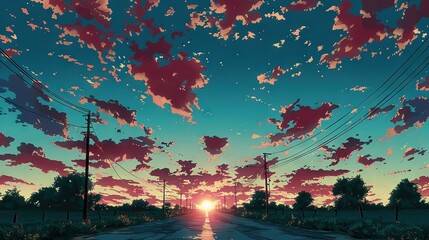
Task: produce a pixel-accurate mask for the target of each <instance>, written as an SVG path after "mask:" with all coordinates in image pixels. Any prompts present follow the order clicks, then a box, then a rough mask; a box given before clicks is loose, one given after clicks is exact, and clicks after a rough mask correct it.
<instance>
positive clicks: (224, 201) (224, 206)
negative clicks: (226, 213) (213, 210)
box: [223, 195, 226, 209]
mask: <svg viewBox="0 0 429 240" xmlns="http://www.w3.org/2000/svg"><path fill="white" fill-rule="evenodd" d="M223 208H224V209H226V196H225V195H223Z"/></svg>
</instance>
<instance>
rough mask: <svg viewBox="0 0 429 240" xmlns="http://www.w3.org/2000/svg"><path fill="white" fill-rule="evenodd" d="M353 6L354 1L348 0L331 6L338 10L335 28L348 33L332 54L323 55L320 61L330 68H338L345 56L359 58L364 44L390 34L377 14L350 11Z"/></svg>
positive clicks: (379, 39)
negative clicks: (357, 13)
mask: <svg viewBox="0 0 429 240" xmlns="http://www.w3.org/2000/svg"><path fill="white" fill-rule="evenodd" d="M368 6H369V5H368ZM351 8H352V2H350V1H347V0H343V1H342V3H341V5H340V6H339V7H336V8H335V7H334V8H331V9H334V10H335V11H337V12H338V15H337V16H336V18H335V24H334V26H333V30H343V31H345V32H346V33H347V35H346V36H345V37H343V38H342V39H341V40H340V41H339V42H337V43H335V45H334V47H335V49H334V50H333V51H332V53H331V54H324V55H322V57H321V59H320V61H321V62H322V63H325V62H326V63H328V64H329V65H330V66H329V67H330V68H336V65H337V64H338V63H341V61H342V59H343V58H349V59H354V58H358V59H359V58H360V52H361V51H362V47H363V46H365V45H366V44H367V43H369V42H372V41H374V40H375V41H379V42H380V41H382V40H383V39H384V37H386V36H387V34H388V33H387V32H386V28H385V26H384V25H383V24H382V23H380V21H379V20H378V19H376V17H375V14H369V15H368V16H366V17H362V16H359V15H354V14H352V13H350V9H351ZM369 10H371V9H369ZM377 10H381V9H378V8H377Z"/></svg>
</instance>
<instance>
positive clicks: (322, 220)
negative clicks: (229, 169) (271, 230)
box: [231, 209, 429, 240]
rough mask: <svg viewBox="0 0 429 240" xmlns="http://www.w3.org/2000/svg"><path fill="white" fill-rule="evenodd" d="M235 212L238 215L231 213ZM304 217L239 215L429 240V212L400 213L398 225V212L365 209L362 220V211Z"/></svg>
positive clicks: (372, 235) (358, 234) (349, 232)
mask: <svg viewBox="0 0 429 240" xmlns="http://www.w3.org/2000/svg"><path fill="white" fill-rule="evenodd" d="M231 213H234V212H231ZM304 213H305V218H302V216H301V214H300V213H299V212H298V211H294V210H290V209H289V210H285V211H284V213H283V212H282V211H277V213H276V212H275V211H270V215H269V217H268V218H267V217H265V215H264V211H263V210H258V211H255V210H252V211H240V212H238V213H235V214H238V215H239V216H242V217H248V218H255V219H260V220H264V221H267V222H270V223H275V224H280V225H285V226H292V227H299V228H304V229H311V230H323V231H333V232H339V233H342V234H347V235H350V236H352V237H355V238H361V239H392V240H396V239H398V240H404V239H429V220H428V219H429V209H413V210H411V209H407V210H405V209H404V210H400V211H399V221H398V222H395V210H390V209H384V210H366V211H365V210H364V211H363V216H364V218H361V216H360V213H359V211H358V210H354V211H353V210H338V212H337V215H336V214H335V211H334V210H330V211H328V210H317V211H316V213H315V212H314V211H305V212H304Z"/></svg>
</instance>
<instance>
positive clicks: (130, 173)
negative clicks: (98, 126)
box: [91, 123, 141, 181]
mask: <svg viewBox="0 0 429 240" xmlns="http://www.w3.org/2000/svg"><path fill="white" fill-rule="evenodd" d="M91 128H92V130H93V135H94V136H95V137H96V138H97V140H98V136H97V134H96V132H95V129H94V126H93V125H92V123H91ZM93 140H94V145H95V146H96V147H97V148H98V149H100V151H101V152H103V153H105V152H104V151H103V148H101V147H100V146H99V145H98V144H97V142H96V141H95V139H93ZM107 160H109V161H111V162H113V163H115V164H116V165H118V166H119V167H120V168H121V169H122V170H124V171H125V172H127V173H128V174H129V175H131V176H133V177H134V178H136V179H138V180H139V181H140V180H141V179H140V178H139V177H137V176H136V175H135V174H133V173H132V172H130V171H129V170H127V169H125V168H124V167H123V166H122V165H120V164H119V163H118V162H116V161H112V160H111V159H108V158H107ZM112 166H113V165H112Z"/></svg>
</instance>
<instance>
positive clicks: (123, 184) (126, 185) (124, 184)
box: [95, 176, 146, 198]
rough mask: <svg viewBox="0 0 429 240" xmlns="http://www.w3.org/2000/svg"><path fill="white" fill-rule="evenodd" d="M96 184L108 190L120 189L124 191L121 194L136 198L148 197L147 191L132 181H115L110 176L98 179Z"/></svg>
mask: <svg viewBox="0 0 429 240" xmlns="http://www.w3.org/2000/svg"><path fill="white" fill-rule="evenodd" d="M95 184H96V185H97V186H101V187H106V188H108V189H111V188H114V187H120V188H122V189H124V190H123V191H121V193H125V194H128V195H130V196H131V197H134V198H137V197H142V196H143V195H146V193H145V191H143V188H142V187H141V186H139V183H138V182H135V181H132V180H124V179H114V178H113V177H111V176H108V177H102V178H99V179H97V181H96V182H95Z"/></svg>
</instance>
